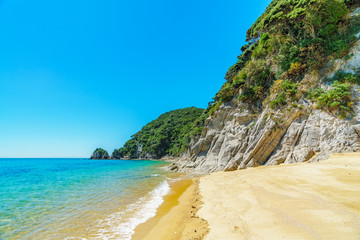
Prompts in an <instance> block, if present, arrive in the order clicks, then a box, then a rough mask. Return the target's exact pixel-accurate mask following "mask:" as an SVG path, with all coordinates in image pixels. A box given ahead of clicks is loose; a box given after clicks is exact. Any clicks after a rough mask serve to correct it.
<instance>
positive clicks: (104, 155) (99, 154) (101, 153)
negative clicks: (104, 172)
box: [90, 148, 110, 159]
mask: <svg viewBox="0 0 360 240" xmlns="http://www.w3.org/2000/svg"><path fill="white" fill-rule="evenodd" d="M90 159H110V156H109V154H108V152H107V151H105V150H104V149H102V148H97V149H95V151H94V152H93V154H92V155H91V157H90Z"/></svg>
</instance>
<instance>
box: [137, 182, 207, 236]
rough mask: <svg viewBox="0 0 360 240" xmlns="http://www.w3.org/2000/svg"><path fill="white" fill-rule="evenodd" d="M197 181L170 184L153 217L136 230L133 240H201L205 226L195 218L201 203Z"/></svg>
mask: <svg viewBox="0 0 360 240" xmlns="http://www.w3.org/2000/svg"><path fill="white" fill-rule="evenodd" d="M197 182H198V179H187V180H181V181H178V182H175V183H173V184H171V192H170V193H169V194H168V195H167V196H165V198H164V203H163V204H162V205H161V206H160V207H159V209H158V211H157V213H156V216H155V217H153V218H151V219H149V220H148V221H147V222H145V223H143V224H141V225H139V226H138V227H137V228H136V229H135V234H134V235H133V236H132V240H140V239H146V240H159V239H161V240H182V239H186V240H200V239H203V237H204V236H205V235H206V233H207V232H208V228H207V222H206V221H205V220H203V219H201V218H199V217H197V216H196V212H197V211H198V209H199V207H200V204H201V201H200V195H199V190H198V183H197Z"/></svg>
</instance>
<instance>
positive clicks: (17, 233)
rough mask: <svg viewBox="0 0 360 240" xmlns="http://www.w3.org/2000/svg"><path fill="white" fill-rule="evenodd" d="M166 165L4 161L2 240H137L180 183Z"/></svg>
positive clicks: (0, 169) (0, 172)
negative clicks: (175, 183)
mask: <svg viewBox="0 0 360 240" xmlns="http://www.w3.org/2000/svg"><path fill="white" fill-rule="evenodd" d="M164 165H165V163H164V162H155V161H131V160H129V161H123V160H106V161H105V160H89V159H0V239H2V240H6V239H41V240H43V239H66V240H73V239H74V240H75V239H81V240H84V239H89V240H90V239H122V240H126V239H131V235H132V234H133V232H134V229H135V227H136V226H137V225H138V224H140V223H142V222H145V221H146V220H147V219H149V218H150V217H152V216H154V215H155V213H156V209H157V208H158V206H159V205H160V204H161V203H162V201H163V196H164V195H166V194H167V193H168V192H169V191H170V187H169V181H172V180H174V179H175V178H176V176H174V175H172V174H170V173H167V172H165V171H164V170H162V169H161V166H164Z"/></svg>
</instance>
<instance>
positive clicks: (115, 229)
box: [98, 181, 170, 240]
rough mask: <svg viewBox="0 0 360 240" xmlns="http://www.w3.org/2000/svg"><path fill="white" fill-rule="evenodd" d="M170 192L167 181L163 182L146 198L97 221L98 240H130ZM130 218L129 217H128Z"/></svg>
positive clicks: (152, 215)
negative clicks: (115, 239)
mask: <svg viewBox="0 0 360 240" xmlns="http://www.w3.org/2000/svg"><path fill="white" fill-rule="evenodd" d="M169 191H170V186H169V183H168V182H167V181H163V182H162V183H161V184H160V185H159V186H158V187H157V188H155V189H154V190H153V191H151V192H150V193H149V194H148V195H147V196H146V197H142V198H140V199H139V200H138V201H137V202H136V203H133V204H130V205H128V206H127V208H126V209H125V210H124V211H121V212H117V213H114V214H111V215H110V216H109V217H108V218H106V219H104V220H101V221H99V224H98V227H99V228H100V229H99V231H98V237H99V238H100V239H104V240H107V239H114V238H117V239H121V240H130V239H131V236H132V235H133V234H134V232H135V228H136V227H137V226H138V225H139V224H141V223H144V222H146V221H147V220H148V219H150V218H152V217H154V216H155V214H156V211H157V209H158V207H159V206H160V205H161V204H162V203H163V201H164V199H163V197H164V196H165V195H166V194H168V193H169ZM129 216H130V217H129Z"/></svg>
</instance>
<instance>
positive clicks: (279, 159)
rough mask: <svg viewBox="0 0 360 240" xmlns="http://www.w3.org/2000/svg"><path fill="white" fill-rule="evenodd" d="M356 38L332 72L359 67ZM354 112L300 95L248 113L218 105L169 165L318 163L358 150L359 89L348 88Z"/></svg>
mask: <svg viewBox="0 0 360 240" xmlns="http://www.w3.org/2000/svg"><path fill="white" fill-rule="evenodd" d="M359 46H360V41H359V42H358V44H357V45H356V46H355V48H354V49H353V57H352V58H351V59H349V60H348V61H346V62H345V61H341V62H339V61H337V62H335V63H334V65H335V66H332V72H329V73H328V76H331V74H333V72H334V71H338V70H348V71H349V72H351V71H358V70H359V60H358V59H359V58H360V51H359ZM352 95H353V99H352V100H353V102H354V105H353V113H352V114H353V116H352V117H351V118H350V119H340V118H338V117H337V116H336V115H334V114H332V113H330V112H327V111H322V110H318V109H315V107H314V106H313V105H311V103H309V102H308V101H306V100H304V99H300V100H299V102H298V106H300V105H301V107H289V108H287V109H282V110H277V111H274V110H271V109H269V108H268V107H266V106H265V107H264V108H263V109H257V110H254V111H253V112H250V111H249V110H247V108H246V107H245V105H244V104H243V103H239V102H237V101H235V100H233V101H232V102H230V103H228V104H225V105H224V104H223V105H222V106H220V108H219V109H218V110H217V111H216V112H214V113H213V114H212V116H211V117H209V118H208V119H207V120H206V123H205V127H204V130H203V132H202V134H201V136H200V138H199V139H195V140H193V141H192V142H191V144H190V148H189V150H188V151H187V153H185V154H184V155H183V156H182V157H181V158H180V159H178V161H175V162H174V163H173V164H172V165H170V167H169V168H170V169H172V170H174V171H182V172H189V171H191V172H199V173H209V172H215V171H232V170H236V169H243V168H247V167H256V166H259V165H267V166H271V165H277V164H281V163H296V162H306V161H309V160H311V161H319V160H324V159H326V158H327V156H328V154H329V153H341V152H354V151H360V137H359V136H360V93H359V87H358V86H355V87H354V88H353V94H352Z"/></svg>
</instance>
